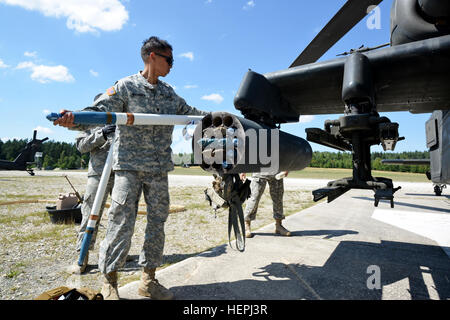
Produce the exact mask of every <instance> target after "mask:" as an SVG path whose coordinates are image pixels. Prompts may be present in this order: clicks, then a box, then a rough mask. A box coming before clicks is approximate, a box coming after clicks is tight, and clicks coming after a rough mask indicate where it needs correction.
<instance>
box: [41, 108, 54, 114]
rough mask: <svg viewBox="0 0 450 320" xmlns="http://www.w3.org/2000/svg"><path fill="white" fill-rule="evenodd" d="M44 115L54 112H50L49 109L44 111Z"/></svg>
mask: <svg viewBox="0 0 450 320" xmlns="http://www.w3.org/2000/svg"><path fill="white" fill-rule="evenodd" d="M42 113H43V114H45V115H47V114H49V113H52V112H51V111H50V110H48V109H44V110H42Z"/></svg>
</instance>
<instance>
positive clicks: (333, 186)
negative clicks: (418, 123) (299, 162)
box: [207, 0, 450, 208]
mask: <svg viewBox="0 0 450 320" xmlns="http://www.w3.org/2000/svg"><path fill="white" fill-rule="evenodd" d="M381 2H382V0H348V1H347V2H346V3H345V4H344V5H343V7H342V8H341V9H340V10H339V11H338V12H337V13H336V15H335V16H334V17H333V18H332V19H331V20H330V21H329V23H328V24H327V25H326V26H325V27H324V28H323V29H322V30H321V31H320V32H319V33H318V34H317V36H316V37H315V38H314V39H313V40H312V42H311V43H310V44H309V45H308V46H307V47H306V48H305V49H304V51H303V52H302V53H301V54H300V55H299V56H298V57H297V58H296V59H295V60H294V61H293V62H292V63H291V65H290V66H289V67H288V68H287V69H284V70H279V71H275V72H270V73H266V74H259V73H257V72H255V71H253V70H249V71H248V72H247V73H246V74H245V76H244V78H243V80H242V82H241V85H240V87H239V89H238V91H237V93H236V96H235V98H234V105H235V108H236V109H237V110H239V111H240V112H241V113H242V115H243V116H244V118H245V119H246V120H251V121H253V122H255V123H258V124H261V125H263V126H265V127H269V128H270V127H271V128H275V127H277V126H278V127H279V126H280V124H283V123H295V122H298V121H299V117H300V116H301V115H319V114H342V113H343V116H341V117H339V118H338V119H336V120H327V121H325V123H324V129H321V128H307V129H306V130H305V131H306V134H307V137H306V139H307V140H308V141H310V142H315V143H318V144H321V145H324V146H327V147H331V148H334V149H337V150H339V151H349V152H351V153H352V157H353V174H352V177H348V178H344V179H339V180H334V181H330V182H329V183H328V184H327V185H326V186H325V187H323V188H320V189H317V190H314V191H313V199H314V201H319V200H321V199H324V198H327V200H328V202H331V201H333V200H335V199H336V198H338V197H339V196H341V195H342V194H344V193H345V192H347V191H348V190H350V189H371V190H373V191H374V192H375V195H374V197H375V206H378V203H379V201H380V200H382V199H383V200H390V203H391V207H392V208H393V207H394V202H393V198H394V193H395V192H396V191H397V190H399V189H400V188H401V187H394V185H393V182H392V180H391V179H387V178H382V177H373V176H372V172H371V171H372V168H371V158H370V148H371V146H373V145H379V144H381V145H382V147H383V149H384V150H385V151H393V150H394V149H395V146H396V144H397V142H398V141H401V140H403V139H404V137H400V136H399V131H398V128H399V124H398V123H394V122H391V121H390V120H389V119H388V118H387V117H384V116H380V115H379V112H394V111H409V112H410V113H413V114H415V113H431V112H433V111H435V110H436V111H440V112H441V114H442V113H444V114H447V118H448V111H447V110H449V109H450V2H449V1H439V0H394V1H393V3H392V8H391V16H390V30H391V37H390V42H389V43H388V44H387V45H386V47H385V48H384V46H385V45H380V46H377V47H375V48H365V47H362V48H359V49H355V50H350V52H346V53H345V54H344V57H339V58H336V59H333V60H328V61H322V62H316V61H317V60H318V59H319V58H320V57H322V55H323V54H324V53H326V52H327V51H328V49H329V48H331V47H332V46H333V45H334V44H335V43H336V42H337V41H338V40H339V39H340V38H341V37H343V36H344V35H345V34H346V33H347V32H348V31H349V30H350V29H352V28H353V26H355V25H356V24H357V23H358V22H359V21H360V20H362V19H363V18H364V17H365V16H366V15H367V14H368V13H369V12H370V11H371V8H373V7H374V6H377V5H379V4H380V3H381ZM213 120H214V119H213ZM218 121H219V122H220V120H218ZM216 122H217V121H216ZM448 122H449V121H448V120H447V121H446V122H445V124H444V125H441V126H437V127H436V130H439V131H436V134H435V136H444V138H441V140H440V143H439V144H435V145H434V146H433V148H434V150H435V153H436V155H437V157H436V158H439V159H440V160H439V161H438V162H436V163H433V162H432V163H431V165H432V166H435V167H437V165H439V171H440V172H441V173H444V174H441V176H443V177H442V180H443V181H444V182H446V183H448V182H449V181H450V174H449V171H450V169H449V168H450V153H449V152H448V150H449V149H450V148H449V147H450V139H449V138H448V136H449V131H450V128H449V124H448ZM208 124H209V123H207V125H208ZM430 130H431V129H430ZM430 132H431V131H430ZM279 144H280V158H293V159H294V158H298V155H291V154H290V153H292V152H296V151H295V150H293V148H282V145H283V144H284V141H283V140H282V139H280V142H279ZM297 153H298V152H297ZM245 169H246V168H242V170H241V171H242V172H245ZM436 169H437V168H436ZM217 170H218V169H217V168H216V171H217ZM235 171H236V170H235ZM432 171H433V170H432ZM247 172H248V171H247Z"/></svg>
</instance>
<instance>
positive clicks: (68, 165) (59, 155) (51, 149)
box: [0, 139, 430, 173]
mask: <svg viewBox="0 0 450 320" xmlns="http://www.w3.org/2000/svg"><path fill="white" fill-rule="evenodd" d="M28 141H29V140H26V139H22V140H16V139H14V140H8V141H6V142H3V141H1V140H0V159H3V160H10V161H13V160H14V159H15V158H16V157H17V156H18V155H19V153H20V151H21V150H22V149H23V148H24V147H25V145H26V144H27V142H28ZM40 151H41V152H42V153H43V158H42V159H40V161H41V163H40V166H41V167H42V168H43V169H54V168H61V169H79V168H87V166H88V163H89V153H85V154H81V153H80V152H79V151H78V150H77V148H76V146H75V143H67V142H56V141H46V142H44V143H43V144H42V147H41V150H40ZM371 157H372V169H373V170H381V171H400V172H415V173H425V172H427V171H428V170H429V168H428V166H423V165H420V166H419V165H387V164H382V163H381V160H383V159H429V158H430V153H429V152H428V151H413V152H400V153H392V152H389V153H387V152H372V154H371ZM173 159H174V162H175V165H183V164H189V162H190V163H192V161H193V155H192V154H177V155H174V156H173ZM310 167H318V168H344V169H351V168H352V154H351V153H350V152H337V153H336V152H323V151H314V153H313V157H312V161H311V164H310Z"/></svg>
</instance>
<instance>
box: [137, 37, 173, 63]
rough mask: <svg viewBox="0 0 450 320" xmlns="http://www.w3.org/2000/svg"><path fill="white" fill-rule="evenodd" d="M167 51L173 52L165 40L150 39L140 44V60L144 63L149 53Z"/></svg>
mask: <svg viewBox="0 0 450 320" xmlns="http://www.w3.org/2000/svg"><path fill="white" fill-rule="evenodd" d="M167 49H169V50H170V51H173V49H172V46H171V45H170V44H169V43H168V42H167V41H166V40H162V39H160V38H158V37H150V38H148V39H146V40H144V41H143V42H142V47H141V57H142V60H143V61H144V63H145V62H146V61H147V59H148V56H149V55H150V53H151V52H153V51H157V52H159V53H161V51H165V50H167Z"/></svg>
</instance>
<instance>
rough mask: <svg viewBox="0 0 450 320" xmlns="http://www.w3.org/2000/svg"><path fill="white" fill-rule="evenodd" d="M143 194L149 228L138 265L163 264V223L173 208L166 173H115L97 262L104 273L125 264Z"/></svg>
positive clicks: (148, 266)
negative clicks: (106, 223)
mask: <svg viewBox="0 0 450 320" xmlns="http://www.w3.org/2000/svg"><path fill="white" fill-rule="evenodd" d="M142 192H144V199H145V203H146V204H147V225H146V228H145V236H144V244H143V246H142V250H141V254H140V256H139V265H141V266H143V267H145V268H150V269H151V268H156V267H159V266H160V265H161V264H162V258H163V251H164V240H165V233H164V223H165V222H166V220H167V217H168V215H169V206H170V199H169V184H168V177H167V173H156V174H155V173H148V172H142V171H115V176H114V187H113V190H112V195H111V199H112V203H111V207H110V209H109V211H108V226H107V230H106V235H105V238H104V239H103V241H102V242H101V244H100V252H99V261H98V266H99V270H100V272H102V273H104V274H107V273H110V272H112V271H118V269H120V268H121V267H123V265H124V264H125V261H126V257H127V255H128V252H129V250H130V247H131V238H132V236H133V232H134V225H135V222H136V216H137V211H138V205H139V198H140V197H141V194H142Z"/></svg>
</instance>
